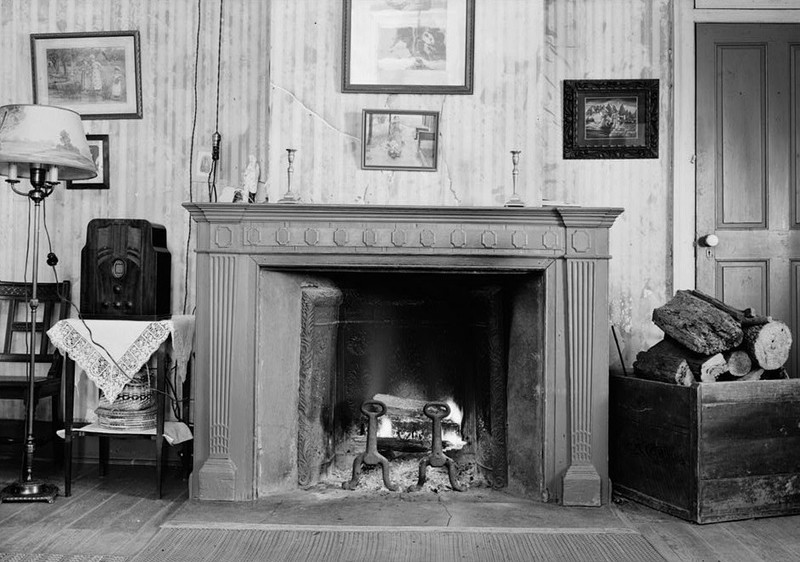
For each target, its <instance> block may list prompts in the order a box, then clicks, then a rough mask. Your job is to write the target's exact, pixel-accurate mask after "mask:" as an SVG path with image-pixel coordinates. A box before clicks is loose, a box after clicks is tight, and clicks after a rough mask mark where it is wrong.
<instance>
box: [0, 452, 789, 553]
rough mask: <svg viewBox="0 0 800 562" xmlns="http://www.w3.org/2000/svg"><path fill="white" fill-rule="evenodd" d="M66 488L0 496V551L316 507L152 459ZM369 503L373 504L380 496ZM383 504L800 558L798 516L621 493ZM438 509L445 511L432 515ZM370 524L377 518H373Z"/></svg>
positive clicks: (387, 512) (346, 509)
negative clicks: (724, 518) (672, 503)
mask: <svg viewBox="0 0 800 562" xmlns="http://www.w3.org/2000/svg"><path fill="white" fill-rule="evenodd" d="M16 464H17V463H9V462H4V461H3V460H2V459H0V482H2V483H4V484H5V483H9V482H11V481H13V480H14V479H15V478H16V477H17V471H18V468H17V467H16V466H15V465H16ZM34 474H36V475H37V477H39V478H42V479H44V480H46V481H48V482H51V483H55V484H57V485H59V486H63V476H62V473H61V472H59V471H58V470H57V469H56V468H52V467H51V463H49V462H41V463H37V465H36V469H35V471H34ZM72 491H73V494H72V496H71V497H69V498H66V497H62V496H59V497H57V498H56V500H55V502H54V503H52V504H47V503H32V504H15V503H3V504H0V529H2V530H3V532H2V533H0V552H34V553H51V554H95V555H97V554H106V555H121V556H132V555H133V554H134V553H136V552H138V551H140V550H141V549H142V548H144V546H145V545H146V544H147V542H148V541H149V540H150V539H151V538H152V537H153V536H154V535H155V534H156V532H157V531H158V529H159V528H160V527H161V525H163V524H170V523H172V524H176V523H180V522H181V521H184V522H185V521H189V522H192V521H203V520H205V521H207V522H208V523H209V524H214V523H215V522H217V521H234V520H240V521H241V522H242V523H258V522H261V523H280V522H281V521H289V518H288V515H287V516H286V517H283V516H282V515H281V509H284V510H286V511H285V513H287V514H289V513H300V514H301V515H302V514H307V517H308V521H309V522H310V523H314V522H318V520H319V516H318V515H316V516H314V515H313V514H314V512H315V511H318V510H317V509H316V507H317V506H316V505H315V504H314V503H313V501H314V500H313V497H312V500H311V501H312V503H310V504H307V505H303V501H302V500H288V501H280V502H274V503H273V504H272V505H271V506H270V507H269V508H268V509H267V508H266V507H264V506H259V505H258V503H257V502H256V503H254V502H245V503H242V504H231V503H230V502H193V501H189V500H188V482H187V480H186V479H185V478H184V477H183V475H182V473H181V472H180V471H179V470H178V469H177V468H170V469H169V470H167V471H166V473H165V476H164V497H163V498H162V499H157V498H156V491H155V469H154V468H153V467H152V466H132V465H124V466H121V465H120V466H116V465H115V466H112V467H111V470H110V474H109V475H108V476H107V477H104V478H101V477H100V476H99V473H98V470H97V467H96V465H91V466H90V465H78V466H76V467H75V479H74V481H73V486H72ZM477 495H479V494H477ZM312 496H313V494H312ZM387 497H390V498H391V496H387ZM394 500H396V498H394ZM317 501H318V500H317ZM370 502H372V503H373V504H375V503H376V502H377V503H378V504H379V503H380V498H373V499H371V500H370ZM437 502H438V503H437ZM385 503H386V505H384V506H383V507H382V508H381V507H380V506H378V507H377V508H375V509H377V511H375V513H376V514H377V515H378V516H380V517H382V518H384V519H385V520H386V521H387V522H391V521H395V522H397V521H402V520H403V513H402V511H401V512H395V513H393V512H392V509H394V508H395V507H396V508H397V509H400V510H402V509H407V510H408V512H409V513H412V514H414V513H415V514H417V515H424V514H425V513H428V512H430V513H433V514H436V517H435V518H434V519H432V521H434V522H438V523H437V524H445V525H446V524H452V525H460V526H479V525H480V526H492V525H493V523H498V525H500V526H502V525H503V524H505V523H506V522H507V521H508V519H507V517H508V516H511V518H512V519H514V518H518V519H519V518H521V524H522V526H525V525H529V526H541V527H557V526H558V525H560V524H563V526H564V527H581V528H589V527H603V528H606V527H615V528H628V529H633V530H636V531H638V532H640V533H642V535H644V536H645V538H647V539H648V541H650V543H651V544H652V545H653V546H654V547H655V548H656V550H658V552H659V553H660V554H661V555H662V556H663V557H664V558H665V559H666V560H668V561H669V562H689V561H692V562H695V561H701V560H702V561H707V562H710V561H722V562H766V561H770V562H773V561H775V562H783V561H786V562H790V561H797V560H800V532H798V529H800V516H786V517H773V518H765V519H751V520H745V521H735V522H729V523H715V524H710V525H695V524H693V523H689V522H686V521H683V520H681V519H677V518H675V517H672V516H670V515H667V514H665V513H661V512H659V511H655V510H653V509H650V508H648V507H645V506H643V505H640V504H637V503H635V502H631V501H627V500H623V501H619V502H615V503H613V504H612V505H610V506H606V507H604V508H601V509H600V510H598V511H593V510H592V509H587V508H563V507H560V506H555V505H550V504H546V505H543V504H538V505H537V504H528V506H524V505H521V504H519V503H515V502H513V501H509V502H508V503H507V504H504V503H498V502H495V503H492V504H486V505H483V507H481V502H480V501H478V502H474V501H470V500H467V499H462V498H461V497H458V496H454V499H453V498H451V499H450V500H448V499H447V498H437V499H433V500H425V499H424V498H418V499H413V500H409V501H407V502H403V501H389V502H385ZM355 504H357V502H355ZM355 504H354V502H345V503H341V504H340V506H341V507H343V510H342V511H341V512H340V513H339V518H340V519H341V518H342V517H344V518H345V519H347V518H353V517H356V518H357V517H358V513H359V509H358V506H357V505H355ZM390 504H391V505H390ZM404 504H405V508H404V507H403V506H404ZM531 505H532V507H530V506H531ZM437 506H438V507H437ZM373 507H374V506H373ZM298 510H299V511H298ZM439 511H441V512H442V513H443V514H444V515H446V516H447V518H446V519H441V517H440V516H439ZM305 516H306V515H304V517H305ZM332 519H335V518H332ZM406 519H408V517H406ZM442 521H443V523H442ZM332 522H333V523H334V524H335V523H336V522H335V521H332ZM355 523H356V524H358V522H357V521H355ZM371 523H373V524H376V523H375V522H374V521H372V522H371ZM364 524H366V522H365V523H364ZM377 524H381V523H380V521H379V522H378V523H377ZM401 524H409V525H424V524H425V521H424V517H423V518H422V519H416V520H413V521H406V522H405V523H401ZM219 562H224V561H219Z"/></svg>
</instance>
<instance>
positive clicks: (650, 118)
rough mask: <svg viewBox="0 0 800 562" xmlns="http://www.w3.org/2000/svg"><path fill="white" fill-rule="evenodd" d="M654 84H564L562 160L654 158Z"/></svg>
mask: <svg viewBox="0 0 800 562" xmlns="http://www.w3.org/2000/svg"><path fill="white" fill-rule="evenodd" d="M658 103H659V98H658V80H565V81H564V158H566V159H599V158H617V159H622V158H658Z"/></svg>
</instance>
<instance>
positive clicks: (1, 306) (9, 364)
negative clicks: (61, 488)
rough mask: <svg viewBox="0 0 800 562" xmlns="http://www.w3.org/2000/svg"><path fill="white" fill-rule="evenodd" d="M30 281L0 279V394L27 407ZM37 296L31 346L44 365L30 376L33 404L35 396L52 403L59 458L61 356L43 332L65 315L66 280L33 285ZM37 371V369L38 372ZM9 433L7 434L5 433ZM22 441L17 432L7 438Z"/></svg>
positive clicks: (52, 424) (66, 304)
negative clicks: (49, 400) (33, 335)
mask: <svg viewBox="0 0 800 562" xmlns="http://www.w3.org/2000/svg"><path fill="white" fill-rule="evenodd" d="M32 288H33V287H32V285H31V284H30V283H18V282H8V281H0V319H2V318H3V317H4V318H5V322H4V323H3V322H2V320H0V327H2V326H3V325H4V326H5V331H4V333H3V334H2V349H0V397H2V398H4V399H10V400H22V401H23V402H24V403H25V405H26V407H27V400H28V376H27V367H28V364H29V362H30V351H29V348H28V345H29V341H30V324H29V318H28V317H29V315H30V308H29V304H28V301H29V299H30V296H31V292H32ZM37 298H38V300H39V306H38V308H37V311H36V316H37V318H36V319H35V321H34V329H35V332H36V337H35V349H36V355H35V360H36V363H37V364H39V363H41V364H42V365H45V366H47V367H45V368H47V373H46V374H44V373H43V371H44V368H43V369H41V370H40V369H37V373H36V376H35V377H34V387H33V390H34V395H33V400H34V407H35V406H36V405H38V403H39V400H41V399H43V398H48V397H49V398H50V399H51V404H52V406H51V407H52V421H51V427H52V432H51V433H52V435H51V438H52V439H53V440H54V444H55V445H56V449H59V450H57V451H54V459H56V460H57V462H60V461H61V460H62V459H63V453H62V452H61V447H60V446H59V445H62V442H61V439H58V438H57V437H56V431H57V430H58V429H59V428H60V425H61V424H62V423H63V410H62V408H61V403H62V400H61V372H62V367H63V357H62V356H61V354H60V353H59V352H58V351H56V350H52V347H51V345H50V340H49V339H48V337H47V335H46V334H45V333H46V332H47V330H49V329H50V328H51V327H52V326H53V324H55V323H56V322H57V321H58V320H61V319H63V318H66V317H67V316H69V304H68V303H69V299H70V282H69V281H62V282H60V283H39V284H38V285H37ZM40 371H41V372H40ZM4 433H6V432H4ZM9 437H10V436H9ZM11 440H12V441H17V440H19V441H22V440H23V436H22V435H19V436H18V437H15V438H13V439H11Z"/></svg>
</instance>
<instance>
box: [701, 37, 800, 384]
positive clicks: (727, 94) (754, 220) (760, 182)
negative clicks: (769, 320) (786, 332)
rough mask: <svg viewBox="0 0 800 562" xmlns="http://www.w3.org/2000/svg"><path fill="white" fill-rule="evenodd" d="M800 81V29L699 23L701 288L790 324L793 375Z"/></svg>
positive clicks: (799, 261) (799, 262) (799, 258)
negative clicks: (799, 81) (799, 94)
mask: <svg viewBox="0 0 800 562" xmlns="http://www.w3.org/2000/svg"><path fill="white" fill-rule="evenodd" d="M798 80H800V25H793V24H792V25H790V24H702V25H698V26H697V77H696V83H697V108H696V109H697V130H696V135H697V136H696V139H697V147H696V153H697V176H696V178H697V185H696V189H697V224H696V228H697V232H696V234H697V242H698V243H697V253H696V262H697V288H698V289H699V290H701V291H703V292H706V293H709V294H712V295H715V296H716V297H717V298H719V299H721V300H723V301H725V302H726V303H728V304H730V305H732V306H735V307H737V308H748V307H752V308H754V309H756V311H757V312H758V313H759V314H765V315H771V316H773V317H774V318H776V319H779V320H783V321H784V322H786V323H787V324H789V326H790V328H791V329H792V334H793V338H794V341H795V344H794V345H793V349H792V354H791V356H790V364H789V366H788V367H789V368H790V369H791V370H790V373H791V375H792V376H796V375H797V372H796V366H797V365H798V362H797V347H798V337H797V326H798V321H797V320H798V318H797V317H798V310H797V308H798V302H797V301H798V298H797V297H798V272H799V271H800V269H799V268H800V230H798V228H799V227H800V225H799V224H798V220H799V217H800V213H798V209H799V208H800V189H798V182H799V181H800V180H798V174H797V164H798V154H797V147H798V140H800V138H799V136H798V135H800V132H799V131H800V128H798V126H797V124H798V116H799V115H800V111H799V110H800V103H799V102H798V96H797V92H798V88H797V86H798ZM709 235H712V236H709ZM714 237H716V239H715V238H714ZM715 243H716V244H715Z"/></svg>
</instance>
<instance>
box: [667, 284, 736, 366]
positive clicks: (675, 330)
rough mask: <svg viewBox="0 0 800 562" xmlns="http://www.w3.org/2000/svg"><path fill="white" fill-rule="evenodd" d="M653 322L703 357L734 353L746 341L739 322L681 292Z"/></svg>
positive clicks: (717, 308) (699, 299)
mask: <svg viewBox="0 0 800 562" xmlns="http://www.w3.org/2000/svg"><path fill="white" fill-rule="evenodd" d="M709 298H710V297H709ZM653 322H654V323H655V324H656V326H658V327H659V328H661V329H662V330H663V331H664V333H665V334H666V335H668V336H669V337H671V338H672V339H674V340H676V341H678V342H679V343H681V344H682V345H684V346H685V347H687V348H688V349H690V350H692V351H694V352H696V353H699V354H701V355H714V354H717V353H720V352H722V351H727V350H730V349H734V348H736V347H738V346H739V344H741V343H742V338H743V337H744V334H743V332H742V325H741V323H740V322H739V321H737V320H736V319H735V318H734V317H733V316H731V315H730V314H729V313H728V312H726V311H723V310H721V309H720V308H719V307H718V306H715V305H714V304H711V303H710V302H708V300H707V299H704V298H699V297H697V296H696V295H694V294H693V293H692V292H691V291H678V292H677V293H675V296H674V297H673V298H672V300H670V301H669V302H668V303H666V304H665V305H663V306H661V307H659V308H656V309H655V310H653Z"/></svg>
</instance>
